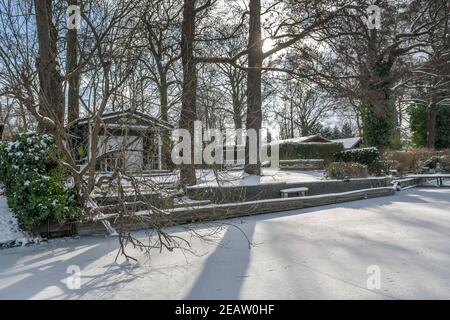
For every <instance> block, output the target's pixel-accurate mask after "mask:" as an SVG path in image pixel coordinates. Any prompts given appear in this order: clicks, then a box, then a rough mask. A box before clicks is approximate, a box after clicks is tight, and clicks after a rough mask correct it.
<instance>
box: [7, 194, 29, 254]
mask: <svg viewBox="0 0 450 320" xmlns="http://www.w3.org/2000/svg"><path fill="white" fill-rule="evenodd" d="M30 241H31V239H30V237H29V236H28V235H27V234H26V233H24V232H22V231H21V230H20V228H19V226H18V224H17V219H16V218H15V217H14V215H13V213H12V211H11V209H10V208H9V207H8V203H7V200H6V197H5V196H4V195H3V191H2V190H1V189H0V247H1V246H3V245H18V244H21V245H25V244H27V243H29V242H30Z"/></svg>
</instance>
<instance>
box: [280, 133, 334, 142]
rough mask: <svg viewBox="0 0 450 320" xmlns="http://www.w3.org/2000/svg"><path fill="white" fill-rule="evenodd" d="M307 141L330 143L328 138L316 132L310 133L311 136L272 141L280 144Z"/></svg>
mask: <svg viewBox="0 0 450 320" xmlns="http://www.w3.org/2000/svg"><path fill="white" fill-rule="evenodd" d="M309 142H316V143H330V142H331V140H328V139H326V138H324V137H322V136H320V135H318V134H315V135H311V136H305V137H298V138H292V139H285V140H278V141H273V143H278V144H281V143H309Z"/></svg>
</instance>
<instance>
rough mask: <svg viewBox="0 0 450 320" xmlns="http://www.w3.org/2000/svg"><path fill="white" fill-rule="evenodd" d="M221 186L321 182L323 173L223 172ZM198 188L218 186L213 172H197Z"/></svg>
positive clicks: (277, 170)
mask: <svg viewBox="0 0 450 320" xmlns="http://www.w3.org/2000/svg"><path fill="white" fill-rule="evenodd" d="M217 177H218V179H219V182H220V184H221V185H223V186H226V185H234V186H248V185H259V184H267V183H277V182H306V181H315V180H321V179H322V178H323V171H301V170H289V171H283V170H279V169H275V168H273V169H272V168H263V169H262V175H261V176H252V175H248V174H246V173H244V171H243V170H236V171H223V172H218V175H217ZM197 179H198V181H197V186H216V185H217V179H216V175H215V174H214V171H213V170H197Z"/></svg>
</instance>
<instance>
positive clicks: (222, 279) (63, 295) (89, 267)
mask: <svg viewBox="0 0 450 320" xmlns="http://www.w3.org/2000/svg"><path fill="white" fill-rule="evenodd" d="M449 207H450V189H448V188H442V189H438V188H421V189H410V190H408V191H403V192H398V193H397V194H396V195H394V196H390V197H383V198H376V199H368V200H362V201H357V202H349V203H343V204H339V205H332V206H324V207H316V208H310V209H302V210H292V211H287V212H280V213H272V214H266V215H258V216H253V217H247V218H241V219H235V220H231V221H230V220H227V223H229V222H234V223H235V224H236V225H238V226H239V227H240V228H241V229H242V230H243V231H244V232H245V233H246V235H247V236H248V237H249V238H250V239H251V241H252V243H253V244H254V246H253V247H252V248H251V249H249V247H248V243H247V241H246V240H245V238H244V237H243V235H242V233H241V231H240V230H238V229H236V228H233V227H227V228H226V229H225V230H224V231H223V233H222V235H221V238H220V239H218V242H219V243H218V244H206V243H200V242H199V241H197V240H194V241H193V247H194V248H195V249H196V251H197V253H198V255H190V254H187V255H186V256H185V255H184V254H183V253H181V252H173V253H169V252H163V253H161V254H159V253H155V254H154V255H153V256H152V261H151V264H150V265H148V264H147V263H146V261H145V259H144V258H143V257H141V264H140V265H139V266H136V267H135V268H129V267H127V266H126V265H124V264H123V260H121V261H119V263H118V264H116V263H113V261H114V257H115V255H116V252H117V251H116V250H117V247H118V244H117V239H115V238H105V237H87V238H81V239H70V240H65V241H63V240H54V241H50V242H49V243H45V244H42V245H39V246H30V247H24V248H12V249H5V250H0V299H14V298H23V299H49V298H52V299H102V298H111V299H119V298H123V299H137V298H139V299H155V298H158V299H176V298H188V299H217V298H223V299H235V298H238V299H283V298H285V299H341V298H343V299H344V298H349V299H357V298H363V299H410V298H411V299H419V298H425V299H432V298H437V299H449V298H450V290H449V288H450V246H449V243H450V210H449ZM198 228H199V230H200V229H201V228H202V227H201V226H198ZM171 230H172V231H173V232H177V231H179V232H180V235H182V234H183V233H182V232H181V231H180V230H179V229H178V228H174V229H171ZM136 235H138V236H142V237H144V236H145V234H144V233H143V232H139V233H136ZM133 255H134V256H136V257H139V256H140V254H139V253H137V252H133ZM77 266H78V267H79V268H80V270H81V273H80V276H81V278H80V279H81V287H80V289H75V290H72V289H69V287H70V286H69V287H68V286H67V284H72V285H73V284H76V283H77V282H76V278H75V281H74V278H69V276H70V275H71V272H73V271H76V267H77ZM377 268H379V271H380V288H379V289H369V288H368V287H367V281H368V279H369V280H370V279H372V280H373V278H369V277H371V276H374V275H375V276H376V274H373V273H370V274H368V273H367V271H371V272H374V270H377ZM68 280H69V281H68ZM369 282H370V283H372V284H373V283H376V281H375V282H371V281H369ZM71 288H73V287H71Z"/></svg>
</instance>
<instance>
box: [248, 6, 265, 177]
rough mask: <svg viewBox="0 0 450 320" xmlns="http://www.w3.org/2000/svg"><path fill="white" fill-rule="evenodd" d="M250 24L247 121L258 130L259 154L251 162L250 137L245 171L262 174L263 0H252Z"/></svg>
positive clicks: (252, 127)
mask: <svg viewBox="0 0 450 320" xmlns="http://www.w3.org/2000/svg"><path fill="white" fill-rule="evenodd" d="M249 9H250V26H249V37H248V48H249V52H248V71H247V122H246V129H247V130H249V129H253V130H256V133H257V140H258V147H257V150H258V152H257V153H258V154H257V155H256V157H254V158H256V159H257V161H256V163H253V164H251V163H249V162H250V161H249V160H250V148H249V139H248V138H247V141H246V144H245V166H244V171H245V172H246V173H248V174H254V175H261V159H260V157H259V139H260V137H259V132H260V129H261V127H262V110H261V104H262V99H261V67H262V62H263V52H262V41H261V0H250V4H249Z"/></svg>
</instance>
